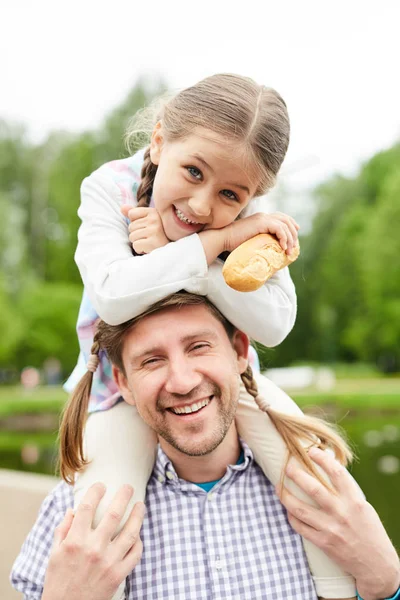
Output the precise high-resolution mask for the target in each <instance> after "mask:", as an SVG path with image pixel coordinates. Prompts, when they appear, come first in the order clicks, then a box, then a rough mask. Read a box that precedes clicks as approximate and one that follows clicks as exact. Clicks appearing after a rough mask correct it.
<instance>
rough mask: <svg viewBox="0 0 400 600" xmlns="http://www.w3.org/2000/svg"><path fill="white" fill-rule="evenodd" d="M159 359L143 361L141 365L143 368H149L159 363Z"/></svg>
mask: <svg viewBox="0 0 400 600" xmlns="http://www.w3.org/2000/svg"><path fill="white" fill-rule="evenodd" d="M160 360H161V358H149V359H148V360H145V361H144V363H143V366H144V367H150V366H151V365H154V364H156V363H158V362H160Z"/></svg>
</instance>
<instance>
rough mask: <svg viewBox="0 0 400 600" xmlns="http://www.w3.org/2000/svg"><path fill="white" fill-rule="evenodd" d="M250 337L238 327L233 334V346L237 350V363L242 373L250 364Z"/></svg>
mask: <svg viewBox="0 0 400 600" xmlns="http://www.w3.org/2000/svg"><path fill="white" fill-rule="evenodd" d="M249 345H250V342H249V338H248V336H247V335H246V334H245V333H243V331H239V330H238V329H237V330H236V331H235V333H234V334H233V339H232V346H233V349H234V350H235V352H236V357H237V365H238V369H239V373H240V374H242V373H244V372H245V370H246V369H247V365H248V362H249V361H248V354H249Z"/></svg>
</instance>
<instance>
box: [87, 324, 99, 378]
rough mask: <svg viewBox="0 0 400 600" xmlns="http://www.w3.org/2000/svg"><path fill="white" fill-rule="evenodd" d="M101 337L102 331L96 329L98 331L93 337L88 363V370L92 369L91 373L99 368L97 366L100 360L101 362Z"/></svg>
mask: <svg viewBox="0 0 400 600" xmlns="http://www.w3.org/2000/svg"><path fill="white" fill-rule="evenodd" d="M100 337H101V332H100V330H99V329H96V333H95V334H94V337H93V344H92V347H91V349H90V356H89V360H88V363H87V365H86V368H87V370H88V371H90V372H91V373H95V372H96V370H97V367H98V366H99V362H100V357H99V354H100V350H101V346H100V341H99V339H100Z"/></svg>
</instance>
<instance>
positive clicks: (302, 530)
mask: <svg viewBox="0 0 400 600" xmlns="http://www.w3.org/2000/svg"><path fill="white" fill-rule="evenodd" d="M288 521H289V523H290V525H291V526H292V527H293V529H294V530H295V531H296V532H297V533H298V534H299V535H301V536H302V537H303V538H305V539H306V540H309V541H310V542H312V543H313V544H315V545H317V542H319V541H320V537H321V533H320V531H318V530H317V529H314V527H310V525H306V523H303V521H300V519H297V517H295V516H294V515H292V514H291V513H288Z"/></svg>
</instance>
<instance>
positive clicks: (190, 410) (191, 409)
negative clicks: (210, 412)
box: [167, 396, 214, 415]
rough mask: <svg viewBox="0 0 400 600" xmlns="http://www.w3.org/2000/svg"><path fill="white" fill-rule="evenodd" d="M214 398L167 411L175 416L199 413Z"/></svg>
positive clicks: (172, 407) (173, 407)
mask: <svg viewBox="0 0 400 600" xmlns="http://www.w3.org/2000/svg"><path fill="white" fill-rule="evenodd" d="M213 397H214V396H208V397H207V398H203V399H201V400H197V401H196V402H192V403H191V404H181V405H180V406H171V407H170V408H168V409H167V410H169V411H170V412H173V413H174V414H176V415H187V414H194V413H198V412H200V411H201V410H202V409H203V408H205V407H206V406H208V404H209V403H210V402H211V400H212V399H213Z"/></svg>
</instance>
